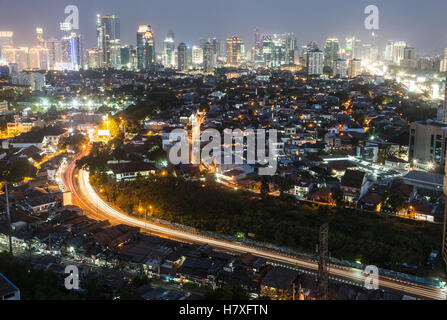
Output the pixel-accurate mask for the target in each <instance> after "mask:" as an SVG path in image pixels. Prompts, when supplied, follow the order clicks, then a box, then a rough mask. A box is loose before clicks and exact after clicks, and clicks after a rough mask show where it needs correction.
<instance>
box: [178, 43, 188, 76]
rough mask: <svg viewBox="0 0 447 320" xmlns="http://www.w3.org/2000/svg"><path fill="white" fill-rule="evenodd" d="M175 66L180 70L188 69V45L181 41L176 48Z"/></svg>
mask: <svg viewBox="0 0 447 320" xmlns="http://www.w3.org/2000/svg"><path fill="white" fill-rule="evenodd" d="M177 59H178V62H177V68H178V70H180V71H188V47H187V46H186V44H184V43H183V42H182V43H180V44H179V46H178V48H177Z"/></svg>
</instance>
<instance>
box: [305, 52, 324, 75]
mask: <svg viewBox="0 0 447 320" xmlns="http://www.w3.org/2000/svg"><path fill="white" fill-rule="evenodd" d="M323 68H324V54H323V52H322V51H320V50H318V49H314V50H310V51H307V74H308V75H309V76H314V75H321V74H323Z"/></svg>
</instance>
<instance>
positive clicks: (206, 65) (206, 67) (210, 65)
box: [203, 42, 217, 73]
mask: <svg viewBox="0 0 447 320" xmlns="http://www.w3.org/2000/svg"><path fill="white" fill-rule="evenodd" d="M216 59H217V55H216V53H215V50H214V47H213V45H212V44H211V43H210V42H207V43H205V45H204V46H203V72H205V73H212V72H213V71H214V68H215V67H216Z"/></svg>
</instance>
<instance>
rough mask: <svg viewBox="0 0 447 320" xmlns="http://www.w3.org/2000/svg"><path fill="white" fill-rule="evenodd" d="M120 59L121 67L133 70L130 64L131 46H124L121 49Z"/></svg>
mask: <svg viewBox="0 0 447 320" xmlns="http://www.w3.org/2000/svg"><path fill="white" fill-rule="evenodd" d="M120 57H121V67H124V68H128V69H130V68H131V63H130V47H129V46H127V45H126V46H122V47H121V48H120Z"/></svg>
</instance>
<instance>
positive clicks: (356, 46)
mask: <svg viewBox="0 0 447 320" xmlns="http://www.w3.org/2000/svg"><path fill="white" fill-rule="evenodd" d="M345 58H346V59H361V58H362V41H361V40H359V39H356V38H355V37H352V38H346V46H345Z"/></svg>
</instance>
